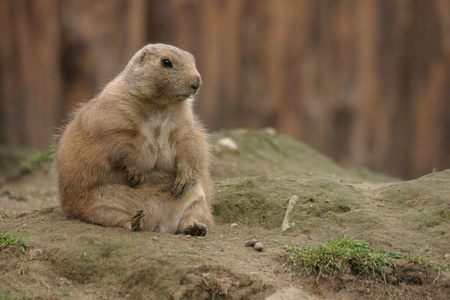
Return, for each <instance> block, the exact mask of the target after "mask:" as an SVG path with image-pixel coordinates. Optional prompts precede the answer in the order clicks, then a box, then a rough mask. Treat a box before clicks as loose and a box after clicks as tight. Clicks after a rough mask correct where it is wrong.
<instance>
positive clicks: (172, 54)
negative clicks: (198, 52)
mask: <svg viewBox="0 0 450 300" xmlns="http://www.w3.org/2000/svg"><path fill="white" fill-rule="evenodd" d="M165 58H167V59H169V60H170V61H171V62H172V64H173V67H172V68H170V67H169V68H167V67H164V66H163V64H162V59H165ZM200 85H201V77H200V74H199V73H198V71H197V69H196V67H195V60H194V57H193V56H192V55H191V54H190V53H188V52H185V51H182V50H180V49H178V48H176V47H173V46H169V45H163V44H153V45H152V44H151V45H147V46H145V47H144V48H142V49H141V50H139V51H138V52H137V53H136V54H135V55H134V56H133V58H132V59H131V60H130V62H129V63H128V65H127V66H126V68H125V69H124V70H123V71H122V73H120V74H119V75H118V76H117V77H116V78H115V79H114V80H112V81H111V82H110V83H109V84H108V85H107V86H106V87H105V88H104V90H103V91H102V92H101V93H100V94H99V95H98V96H97V97H96V98H94V99H92V100H90V101H88V102H86V103H85V104H83V105H82V106H81V107H80V108H79V109H78V110H77V111H76V112H75V113H74V115H73V118H72V120H71V121H70V122H69V123H68V124H67V126H66V127H65V129H64V131H63V133H62V134H61V136H60V138H59V145H58V148H57V152H56V171H57V176H58V185H59V193H60V198H61V207H62V211H63V214H64V216H66V217H69V218H76V219H81V220H85V221H88V222H92V223H96V224H100V225H103V226H118V227H123V228H126V229H133V230H148V231H157V232H168V233H178V232H181V233H187V234H198V235H204V234H206V230H207V227H206V226H208V227H211V226H212V225H213V218H212V215H211V205H210V202H211V192H210V180H209V170H208V167H209V162H208V150H207V142H206V138H205V133H204V130H203V128H202V126H201V125H200V124H199V122H198V120H197V119H196V118H195V116H194V115H193V113H192V107H191V106H192V101H193V95H194V94H195V92H196V89H195V88H194V86H197V87H200ZM183 187H184V189H183ZM138 210H143V211H144V214H145V215H144V214H142V215H141V214H140V213H137V211H138Z"/></svg>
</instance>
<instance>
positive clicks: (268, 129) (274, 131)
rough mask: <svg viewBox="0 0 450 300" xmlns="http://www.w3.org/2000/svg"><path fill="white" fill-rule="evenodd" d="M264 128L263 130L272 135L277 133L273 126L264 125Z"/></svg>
mask: <svg viewBox="0 0 450 300" xmlns="http://www.w3.org/2000/svg"><path fill="white" fill-rule="evenodd" d="M264 130H265V131H266V132H267V133H268V134H272V135H275V134H277V130H276V129H275V128H273V127H266V128H265V129H264Z"/></svg>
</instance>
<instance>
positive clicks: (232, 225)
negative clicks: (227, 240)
mask: <svg viewBox="0 0 450 300" xmlns="http://www.w3.org/2000/svg"><path fill="white" fill-rule="evenodd" d="M236 226H238V224H237V223H232V224H231V225H230V227H231V228H233V227H236Z"/></svg>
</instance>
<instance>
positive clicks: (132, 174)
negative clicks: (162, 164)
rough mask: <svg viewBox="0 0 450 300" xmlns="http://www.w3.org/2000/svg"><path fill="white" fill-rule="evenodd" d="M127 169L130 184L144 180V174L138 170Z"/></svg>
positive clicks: (134, 184)
mask: <svg viewBox="0 0 450 300" xmlns="http://www.w3.org/2000/svg"><path fill="white" fill-rule="evenodd" d="M126 170H127V172H128V177H127V180H128V182H129V183H130V186H132V187H133V186H136V185H138V184H139V183H141V182H143V181H144V179H145V178H144V174H142V173H141V172H139V171H138V170H136V169H132V168H126Z"/></svg>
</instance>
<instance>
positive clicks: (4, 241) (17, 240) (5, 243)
mask: <svg viewBox="0 0 450 300" xmlns="http://www.w3.org/2000/svg"><path fill="white" fill-rule="evenodd" d="M26 246H27V244H26V242H25V241H23V240H22V237H21V236H18V235H16V234H10V233H7V232H6V231H2V230H0V252H3V251H7V250H10V249H17V250H19V251H21V252H25V248H26Z"/></svg>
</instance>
